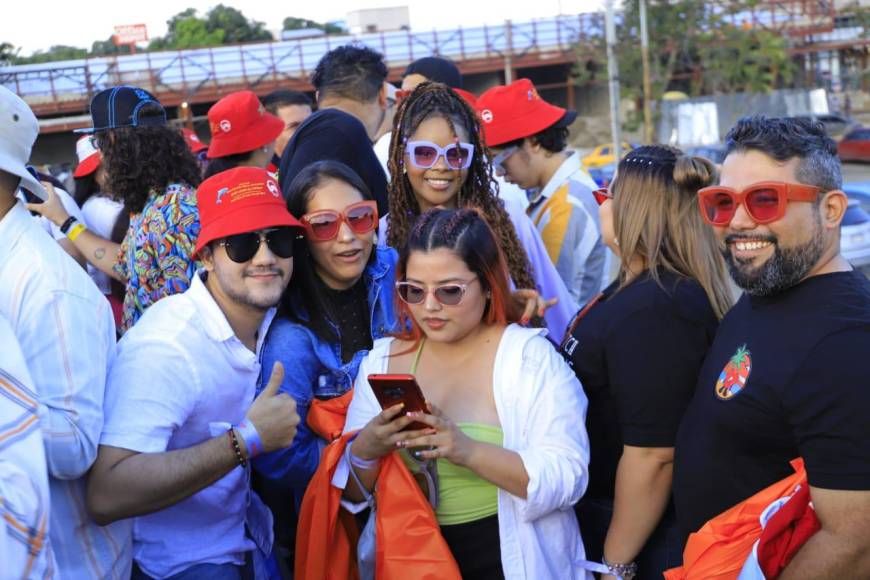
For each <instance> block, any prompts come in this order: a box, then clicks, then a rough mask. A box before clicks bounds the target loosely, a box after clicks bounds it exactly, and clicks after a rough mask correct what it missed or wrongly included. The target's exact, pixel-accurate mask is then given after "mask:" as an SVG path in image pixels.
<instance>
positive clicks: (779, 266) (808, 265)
mask: <svg viewBox="0 0 870 580" xmlns="http://www.w3.org/2000/svg"><path fill="white" fill-rule="evenodd" d="M740 239H752V240H758V239H759V237H758V236H751V237H750V236H739V235H730V236H728V237H727V238H726V240H725V242H726V246H725V249H724V250H722V256H723V257H724V258H725V263H726V264H728V270H729V272H730V274H731V278H732V279H733V280H734V282H735V283H736V284H737V285H738V286H739V287H740V288H742V289H743V290H744V291H745V292H746V293H747V294H750V295H752V296H773V295H775V294H779V293H780V292H782V291H784V290H787V289H789V288H791V287H792V286H794V285H796V284H797V283H798V282H800V281H801V280H803V279H804V278H805V277H806V275H807V274H808V273H809V272H810V270H811V269H812V268H813V266H815V265H816V264H817V263H818V261H819V259H820V258H821V257H822V253H823V252H824V249H825V248H824V245H825V244H824V238H823V237H822V224H821V219H818V220H814V222H813V231H812V235H811V236H810V239H809V240H808V241H807V242H806V243H804V244H801V245H799V246H794V247H791V248H783V247H781V246H780V245H779V243H778V240H777V238H776V237H775V236H765V237H763V238H762V239H763V240H764V241H769V242H772V243H773V248H774V250H773V256H771V257H770V258H768V260H767V261H766V262H764V263H763V264H761V265H760V266H755V267H753V266H752V261H751V260H738V259H736V258H734V256H733V255H732V253H731V250H730V249H729V246H728V244H729V242H732V241H735V240H740Z"/></svg>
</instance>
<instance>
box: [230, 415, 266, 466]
mask: <svg viewBox="0 0 870 580" xmlns="http://www.w3.org/2000/svg"><path fill="white" fill-rule="evenodd" d="M233 428H234V429H235V430H236V431H238V432H239V435H241V436H242V439H244V440H245V445H246V446H247V448H248V459H252V458H254V457H256V456H257V455H260V454H261V453H263V442H262V441H261V440H260V434H259V433H257V428H256V427H254V424H253V423H251V422H250V421H248V420H247V419H243V420H242V422H241V423H239V424H238V425H234V426H233Z"/></svg>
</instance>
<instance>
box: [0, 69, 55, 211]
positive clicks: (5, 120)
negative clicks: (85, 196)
mask: <svg viewBox="0 0 870 580" xmlns="http://www.w3.org/2000/svg"><path fill="white" fill-rule="evenodd" d="M37 135H39V123H38V122H37V120H36V116H35V115H34V114H33V111H31V110H30V107H28V106H27V103H25V102H24V101H23V100H21V97H19V96H18V95H16V94H15V93H13V92H12V91H10V90H9V89H7V88H6V87H4V86H2V85H0V169H2V170H3V171H6V172H7V173H11V174H12V175H17V176H18V177H20V178H21V187H23V188H25V189H27V190H29V191H30V192H31V193H33V194H34V195H36V196H37V197H39V198H40V199H42V200H43V201H45V200H46V199H48V193H47V192H46V191H45V188H44V187H43V186H42V184H41V183H39V181H38V180H37V179H36V178H35V177H33V175H31V174H30V172H29V171H27V161H28V160H29V159H30V151H31V150H32V149H33V144H34V143H35V142H36V137H37Z"/></svg>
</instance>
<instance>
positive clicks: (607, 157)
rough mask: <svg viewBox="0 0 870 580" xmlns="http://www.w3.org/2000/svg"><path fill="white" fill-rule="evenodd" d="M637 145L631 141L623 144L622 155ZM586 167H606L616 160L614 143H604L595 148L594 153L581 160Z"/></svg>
mask: <svg viewBox="0 0 870 580" xmlns="http://www.w3.org/2000/svg"><path fill="white" fill-rule="evenodd" d="M634 148H635V146H634V145H632V144H631V143H623V144H622V151H621V153H622V156H623V157H625V155H626V154H627V153H628V152H629V151H631V150H632V149H634ZM580 161H581V162H582V163H583V166H584V167H585V168H586V169H594V168H596V167H604V166H605V165H610V164H612V163H615V162H616V152H615V151H614V150H613V143H604V144H603V145H599V146H598V147H596V148H595V150H594V151H592V153H590V154H589V155H587V156H586V157H584V158H583V159H581V160H580Z"/></svg>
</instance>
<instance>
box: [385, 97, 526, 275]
mask: <svg viewBox="0 0 870 580" xmlns="http://www.w3.org/2000/svg"><path fill="white" fill-rule="evenodd" d="M432 116H438V117H442V118H443V119H444V120H445V121H447V124H448V125H449V126H450V130H451V131H453V133H454V134H455V133H456V125H457V124H459V125H461V126H463V127H464V128H465V130H466V132H467V133H468V136H469V139H470V140H471V143H472V145H474V158H473V159H472V161H471V166H470V167H469V168H468V175H467V176H466V178H465V181H464V182H463V183H462V186H461V187H460V188H459V191H458V192H457V194H456V207H458V208H476V209H478V210H479V211H480V213H481V214H482V215H483V217H484V218H485V219H486V221H487V223H488V224H489V226H490V227H491V228H492V230H493V232H494V233H495V235H496V237H497V238H498V240H499V245H500V246H501V248H502V250H503V251H504V254H505V258H506V259H507V264H508V270H509V272H510V275H511V278H512V279H513V281H514V284H515V285H516V286H517V288H535V287H536V285H535V282H534V279H533V277H532V271H531V270H532V268H531V265H530V264H529V258H528V256H527V255H526V251H525V250H524V249H523V246H522V244H521V243H520V240H519V238H518V237H517V232H516V229H514V225H513V222H511V219H510V217H509V216H508V214H507V211H505V209H504V204H503V203H502V201H501V199H499V197H498V195H497V193H498V189H497V185H496V184H495V182H494V181H493V176H492V164H491V163H490V161H489V159H490V155H489V150H488V149H487V148H486V144H485V143H484V142H483V139H481V134H482V131H481V128H480V121H479V119H478V118H477V114H476V113H475V111H474V109H472V108H471V106H470V105H469V104H468V103H467V102H466V101H465V99H463V98H462V97H460V96H459V95H458V94H456V92H454V91H453V89H451V88H450V87H448V86H447V85H444V84H441V83H432V82H427V83H422V84H420V85H418V86H417V88H416V89H414V92H413V93H411V95H410V96H408V97H407V98H406V99H405V100H403V101H402V103H401V105H399V110H398V111H397V112H396V117H395V119H394V120H393V139H392V141H391V143H390V156H389V170H390V175H392V176H393V177H392V179H391V180H390V185H389V190H388V199H389V205H390V224H389V228H388V230H387V243H388V244H389V245H390V246H392V247H394V248H396V249H397V250H400V251H401V249H402V248H404V247H405V244H406V243H407V241H408V236H409V234H410V231H411V227H412V226H413V225H414V221H415V220H416V219H417V217H419V215H420V204H419V203H418V202H417V198H416V197H415V195H414V191H413V188H412V187H411V182H410V181H408V176H407V175H405V173H404V172H403V171H402V164H403V163H404V160H403V158H404V156H405V142H406V140H407V138H408V136H409V135H412V134H413V133H414V132H415V131H416V130H417V127H419V126H420V124H421V123H422V122H423V121H425V120H426V119H428V118H429V117H432ZM494 188H495V189H494Z"/></svg>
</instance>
